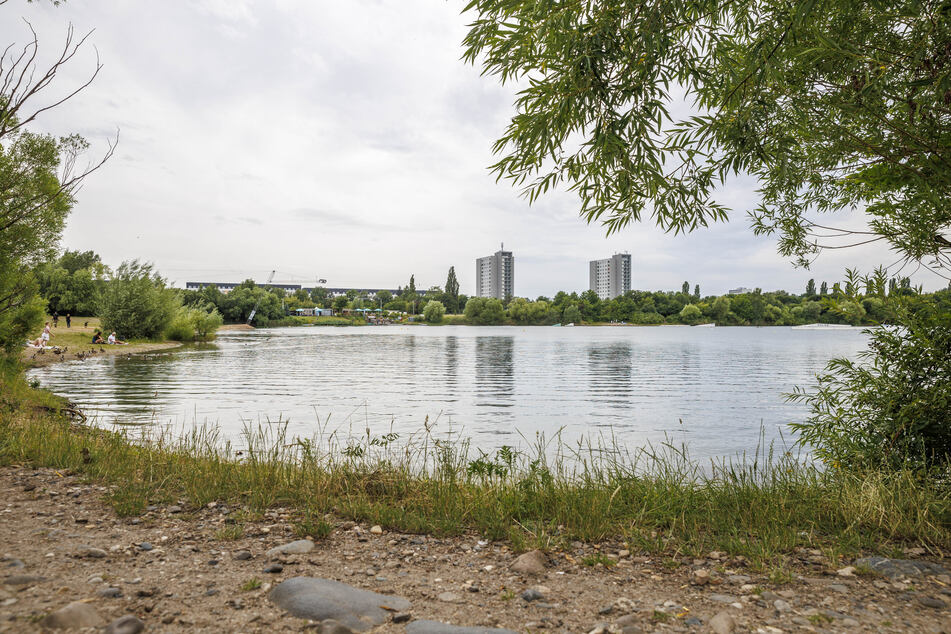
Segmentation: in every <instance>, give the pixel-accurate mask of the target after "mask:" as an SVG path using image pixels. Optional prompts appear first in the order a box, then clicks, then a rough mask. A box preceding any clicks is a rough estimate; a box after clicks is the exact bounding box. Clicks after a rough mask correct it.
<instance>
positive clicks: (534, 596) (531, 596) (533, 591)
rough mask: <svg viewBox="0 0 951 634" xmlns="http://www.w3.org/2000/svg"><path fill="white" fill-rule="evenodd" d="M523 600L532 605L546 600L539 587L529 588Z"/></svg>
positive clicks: (523, 593)
mask: <svg viewBox="0 0 951 634" xmlns="http://www.w3.org/2000/svg"><path fill="white" fill-rule="evenodd" d="M521 597H522V600H523V601H526V602H529V603H531V602H532V601H541V600H542V599H544V598H545V593H544V592H542V591H541V590H540V589H539V588H538V587H534V588H529V589H528V590H525V591H524V592H522V594H521Z"/></svg>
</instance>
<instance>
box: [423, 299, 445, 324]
mask: <svg viewBox="0 0 951 634" xmlns="http://www.w3.org/2000/svg"><path fill="white" fill-rule="evenodd" d="M445 314H446V307H445V306H444V305H443V303H442V302H439V301H436V300H435V299H431V300H429V301H428V302H427V303H426V306H425V308H423V318H424V319H425V320H426V321H428V322H429V323H431V324H438V323H439V322H441V321H442V316H443V315H445Z"/></svg>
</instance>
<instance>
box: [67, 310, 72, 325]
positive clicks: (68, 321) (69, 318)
mask: <svg viewBox="0 0 951 634" xmlns="http://www.w3.org/2000/svg"><path fill="white" fill-rule="evenodd" d="M72 321H73V320H72V318H71V317H70V316H69V313H66V327H67V328H69V324H70V323H72Z"/></svg>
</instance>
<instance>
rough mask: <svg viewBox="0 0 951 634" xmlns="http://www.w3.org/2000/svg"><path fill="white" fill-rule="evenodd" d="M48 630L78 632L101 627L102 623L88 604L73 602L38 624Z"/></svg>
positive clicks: (97, 614)
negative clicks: (83, 629) (87, 628)
mask: <svg viewBox="0 0 951 634" xmlns="http://www.w3.org/2000/svg"><path fill="white" fill-rule="evenodd" d="M40 624H41V625H42V626H43V627H45V628H46V629H48V630H78V629H82V628H84V627H102V624H103V621H102V618H101V617H100V616H99V613H98V612H96V610H95V608H93V607H92V606H91V605H89V604H88V603H85V602H83V601H73V602H72V603H70V604H69V605H67V606H66V607H63V608H60V609H58V610H56V611H55V612H53V613H52V614H50V615H48V616H47V617H46V618H45V619H43V621H42V622H41V623H40Z"/></svg>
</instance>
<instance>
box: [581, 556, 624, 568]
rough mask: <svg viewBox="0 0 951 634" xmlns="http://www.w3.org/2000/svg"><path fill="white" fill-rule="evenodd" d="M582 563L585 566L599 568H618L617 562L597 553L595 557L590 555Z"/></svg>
mask: <svg viewBox="0 0 951 634" xmlns="http://www.w3.org/2000/svg"><path fill="white" fill-rule="evenodd" d="M581 563H582V564H584V565H585V566H597V565H598V564H601V565H602V566H604V567H605V568H610V567H611V566H616V565H617V562H616V561H614V560H613V559H611V558H610V557H608V556H607V555H605V554H604V553H597V554H594V555H588V556H587V557H585V558H583V559H582V560H581Z"/></svg>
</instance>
